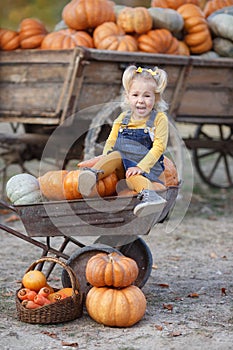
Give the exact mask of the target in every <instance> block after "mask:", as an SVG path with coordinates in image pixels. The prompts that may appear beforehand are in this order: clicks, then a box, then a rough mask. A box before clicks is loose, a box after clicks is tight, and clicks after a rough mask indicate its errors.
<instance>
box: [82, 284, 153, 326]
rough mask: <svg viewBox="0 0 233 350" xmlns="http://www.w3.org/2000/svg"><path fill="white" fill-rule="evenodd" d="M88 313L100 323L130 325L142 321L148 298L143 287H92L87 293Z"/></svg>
mask: <svg viewBox="0 0 233 350" xmlns="http://www.w3.org/2000/svg"><path fill="white" fill-rule="evenodd" d="M86 308H87V311H88V314H89V315H90V317H91V318H93V320H95V321H96V322H98V323H101V324H104V325H106V326H111V327H130V326H132V325H134V324H135V323H137V322H138V321H140V320H141V319H142V317H143V316H144V314H145V311H146V298H145V295H144V294H143V292H142V291H141V289H139V288H138V287H136V286H133V285H131V286H129V287H125V288H122V289H117V288H109V287H100V288H98V287H92V288H91V289H90V290H89V292H88V293H87V297H86Z"/></svg>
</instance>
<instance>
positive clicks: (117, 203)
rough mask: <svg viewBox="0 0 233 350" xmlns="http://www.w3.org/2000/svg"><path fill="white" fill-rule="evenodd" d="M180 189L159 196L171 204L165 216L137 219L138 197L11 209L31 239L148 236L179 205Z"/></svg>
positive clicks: (167, 190) (20, 206) (171, 188)
mask: <svg viewBox="0 0 233 350" xmlns="http://www.w3.org/2000/svg"><path fill="white" fill-rule="evenodd" d="M178 188H179V187H178V186H172V187H168V188H167V189H166V190H165V191H160V192H159V194H160V195H161V196H162V197H163V198H165V199H166V200H167V203H166V204H165V206H164V208H163V210H162V212H161V213H156V214H151V215H148V216H145V217H140V218H138V217H136V216H135V215H134V214H133V208H134V207H135V205H136V204H138V203H139V202H140V200H139V199H138V198H137V196H133V197H132V196H125V197H119V196H112V197H105V198H88V199H85V200H84V199H78V200H64V201H48V202H41V203H36V204H29V205H11V206H9V207H10V208H11V209H12V210H14V211H15V212H16V213H17V214H18V215H19V216H20V218H21V221H22V222H23V224H24V227H25V229H26V231H27V234H28V236H31V237H54V236H67V237H70V236H102V235H146V234H148V233H149V232H150V230H151V228H152V226H154V225H155V224H156V223H159V222H163V220H164V219H165V218H166V217H167V215H168V213H169V211H170V210H171V208H172V207H173V205H174V203H175V199H176V197H177V194H178Z"/></svg>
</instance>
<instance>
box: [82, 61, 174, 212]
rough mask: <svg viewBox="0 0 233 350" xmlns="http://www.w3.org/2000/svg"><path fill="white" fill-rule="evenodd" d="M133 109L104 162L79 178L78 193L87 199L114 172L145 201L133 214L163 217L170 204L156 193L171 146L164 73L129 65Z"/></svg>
mask: <svg viewBox="0 0 233 350" xmlns="http://www.w3.org/2000/svg"><path fill="white" fill-rule="evenodd" d="M122 84H123V87H124V91H125V102H126V103H127V105H128V107H129V110H128V111H126V112H122V113H121V114H120V115H119V116H118V118H117V119H116V120H115V121H114V123H113V127H112V130H111V132H110V134H109V137H108V139H107V141H106V144H105V147H104V150H103V154H104V155H105V156H104V157H102V158H101V159H100V160H99V161H98V162H97V163H96V164H95V166H94V167H93V168H85V169H84V170H82V171H81V173H80V175H79V179H78V183H79V191H80V192H81V194H82V195H83V196H88V195H89V194H90V192H91V190H92V188H93V186H94V185H95V183H96V181H97V180H98V179H102V178H104V177H106V176H107V175H109V174H111V173H112V172H113V171H116V172H117V175H118V177H119V179H123V178H125V181H126V184H127V186H128V187H129V188H130V189H131V190H134V191H136V192H137V193H138V194H139V196H138V198H139V199H141V201H140V203H139V204H137V205H136V206H135V208H134V214H135V215H137V216H145V215H149V214H152V213H156V212H160V211H161V210H162V208H163V207H164V205H165V203H166V201H165V200H164V199H163V198H162V197H160V196H159V195H158V194H157V193H156V192H155V191H154V190H153V186H152V182H154V181H155V182H160V183H161V181H160V180H159V176H160V175H161V173H162V172H163V171H164V164H163V153H164V151H165V149H166V147H167V141H168V119H167V115H166V113H165V110H166V109H167V104H166V103H165V101H164V100H163V98H162V94H163V92H164V90H165V88H166V86H167V74H166V72H165V71H164V70H162V69H159V68H157V67H156V68H155V69H154V70H152V69H146V68H141V67H138V68H137V67H136V66H129V67H128V68H127V69H126V70H125V72H124V74H123V77H122Z"/></svg>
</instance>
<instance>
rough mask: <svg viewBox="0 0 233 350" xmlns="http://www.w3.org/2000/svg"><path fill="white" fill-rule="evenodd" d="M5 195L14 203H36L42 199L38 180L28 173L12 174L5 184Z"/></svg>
mask: <svg viewBox="0 0 233 350" xmlns="http://www.w3.org/2000/svg"><path fill="white" fill-rule="evenodd" d="M6 195H7V197H8V198H9V200H10V201H11V203H13V204H15V205H23V204H31V203H38V202H41V201H42V196H41V192H40V186H39V182H38V180H37V178H36V177H34V176H33V175H30V174H26V173H24V174H17V175H14V176H12V177H11V178H10V179H9V180H8V181H7V184H6Z"/></svg>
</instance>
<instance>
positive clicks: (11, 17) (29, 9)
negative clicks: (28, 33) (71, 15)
mask: <svg viewBox="0 0 233 350" xmlns="http://www.w3.org/2000/svg"><path fill="white" fill-rule="evenodd" d="M68 2H70V1H69V0H50V1H48V0H8V1H5V4H4V6H1V12H0V23H1V28H7V29H13V30H17V29H18V27H19V23H20V22H21V20H22V19H24V18H29V17H30V18H37V19H39V20H41V21H42V22H43V23H44V24H45V26H46V28H47V29H48V30H53V29H54V26H55V25H56V23H58V22H60V20H61V15H62V9H63V7H64V6H65V5H66V4H67V3H68ZM115 3H116V4H118V5H127V6H144V7H149V4H150V1H149V0H148V1H146V0H144V1H142V0H141V1H140V0H128V1H124V0H123V1H117V0H116V1H115Z"/></svg>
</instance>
